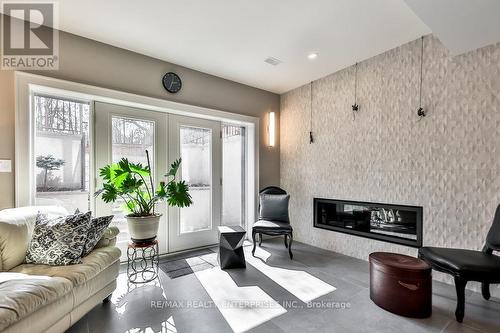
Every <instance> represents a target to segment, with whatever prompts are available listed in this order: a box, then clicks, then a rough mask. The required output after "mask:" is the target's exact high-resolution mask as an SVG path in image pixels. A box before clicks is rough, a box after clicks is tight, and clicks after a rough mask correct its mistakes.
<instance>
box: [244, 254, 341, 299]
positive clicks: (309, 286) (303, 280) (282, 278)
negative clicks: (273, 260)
mask: <svg viewBox="0 0 500 333" xmlns="http://www.w3.org/2000/svg"><path fill="white" fill-rule="evenodd" d="M244 251H245V259H246V261H247V263H249V264H250V265H252V266H253V267H255V268H256V269H258V270H259V271H260V272H261V273H263V274H264V275H266V276H267V277H268V278H270V279H271V280H273V281H274V282H276V283H277V284H279V285H280V286H281V287H283V288H284V289H286V290H287V291H288V292H289V293H291V294H292V295H294V296H295V297H297V298H298V299H300V300H301V301H302V302H304V303H307V302H310V301H312V300H314V299H316V298H318V297H320V296H323V295H326V294H328V293H330V292H332V291H334V290H335V289H336V288H335V287H333V286H331V285H329V284H328V283H326V282H323V281H321V280H320V279H318V278H316V277H314V276H312V275H311V274H309V273H307V272H304V271H297V270H292V269H285V268H279V267H273V266H269V265H267V264H266V263H265V262H267V260H268V259H269V257H271V253H269V252H267V251H266V250H263V249H262V248H260V247H257V248H256V249H255V257H253V256H252V247H251V246H245V247H244ZM256 257H257V258H256ZM261 259H262V260H261Z"/></svg>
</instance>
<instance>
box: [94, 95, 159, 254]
mask: <svg viewBox="0 0 500 333" xmlns="http://www.w3.org/2000/svg"><path fill="white" fill-rule="evenodd" d="M94 110H95V138H96V140H95V142H96V145H95V164H96V165H95V168H96V172H95V174H96V177H97V179H96V188H101V186H102V180H101V179H100V177H99V176H98V175H99V169H100V168H102V167H104V166H105V165H107V164H109V163H115V162H118V161H119V160H120V159H122V158H127V159H128V160H129V161H131V162H134V163H142V164H143V165H146V163H147V160H146V150H148V152H149V156H150V161H151V169H152V174H153V179H154V181H155V183H156V184H157V183H158V182H159V181H161V180H163V178H164V174H165V173H166V172H167V148H168V147H167V121H168V117H167V114H165V113H160V112H154V111H148V110H144V109H135V108H130V107H124V106H120V105H114V104H107V103H101V102H95V105H94ZM123 206H124V202H123V201H121V200H120V201H117V202H115V203H113V204H106V203H104V201H102V199H101V198H97V199H96V203H95V207H96V214H97V216H104V215H110V214H114V216H115V217H114V218H113V222H112V223H113V225H115V226H117V227H118V228H119V229H120V234H119V235H118V237H117V246H118V247H119V248H120V249H121V250H122V259H124V258H125V256H126V253H127V252H126V250H127V244H128V242H129V241H130V235H129V233H128V226H127V221H126V219H125V215H126V213H125V212H124V210H123ZM156 212H157V213H160V214H162V217H161V220H160V228H159V231H158V240H159V246H160V252H162V253H164V252H167V232H168V230H167V209H166V205H165V204H159V205H158V206H157V209H156Z"/></svg>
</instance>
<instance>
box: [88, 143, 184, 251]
mask: <svg viewBox="0 0 500 333" xmlns="http://www.w3.org/2000/svg"><path fill="white" fill-rule="evenodd" d="M146 157H147V163H148V165H147V166H143V165H142V164H140V163H132V162H129V160H128V159H126V158H122V159H121V160H120V161H119V162H118V163H113V164H110V165H106V166H105V167H103V168H101V169H100V173H99V174H100V176H101V178H102V179H103V188H102V189H100V190H98V191H97V192H96V193H95V195H96V196H99V195H101V197H102V200H103V201H104V202H106V203H110V202H115V201H116V200H118V198H121V199H122V200H123V201H124V202H125V205H124V208H125V210H126V211H127V213H128V214H127V215H126V216H125V217H126V219H127V223H128V229H129V233H130V237H131V238H132V241H133V242H134V243H145V242H150V241H153V240H154V239H155V238H156V235H157V233H158V226H159V222H160V217H161V214H158V213H156V212H155V208H156V204H157V203H158V202H161V201H163V200H166V201H167V203H168V205H169V206H176V207H188V206H190V205H191V204H192V200H191V195H190V194H189V188H188V185H187V184H186V182H185V181H176V178H175V177H176V174H177V170H178V169H179V167H180V165H181V159H180V158H179V159H178V160H176V161H175V162H174V163H172V165H171V166H170V169H169V170H168V172H167V173H166V174H165V177H166V182H165V181H162V182H160V183H159V185H158V186H157V187H156V188H155V186H154V184H153V177H152V176H151V165H150V162H149V153H148V151H147V150H146Z"/></svg>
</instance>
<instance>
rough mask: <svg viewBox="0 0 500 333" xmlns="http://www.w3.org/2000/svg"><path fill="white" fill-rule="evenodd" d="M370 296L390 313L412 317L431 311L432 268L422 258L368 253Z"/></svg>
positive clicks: (422, 315) (427, 315)
mask: <svg viewBox="0 0 500 333" xmlns="http://www.w3.org/2000/svg"><path fill="white" fill-rule="evenodd" d="M369 258H370V259H369V260H370V298H371V300H372V301H373V302H375V304H377V305H378V306H380V307H381V308H383V309H385V310H387V311H390V312H392V313H395V314H398V315H401V316H405V317H412V318H425V317H429V316H430V315H431V313H432V273H431V272H432V271H431V267H430V266H429V265H428V264H427V263H426V262H425V261H423V260H420V259H418V258H413V257H410V256H406V255H403V254H397V253H388V252H374V253H371V254H370V257H369Z"/></svg>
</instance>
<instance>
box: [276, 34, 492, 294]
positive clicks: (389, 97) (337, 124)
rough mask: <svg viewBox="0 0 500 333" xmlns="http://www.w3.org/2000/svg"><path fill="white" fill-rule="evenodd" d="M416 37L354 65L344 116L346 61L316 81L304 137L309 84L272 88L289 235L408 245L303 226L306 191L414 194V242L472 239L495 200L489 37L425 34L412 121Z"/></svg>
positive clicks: (359, 252)
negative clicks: (480, 43) (483, 41)
mask: <svg viewBox="0 0 500 333" xmlns="http://www.w3.org/2000/svg"><path fill="white" fill-rule="evenodd" d="M420 43H421V41H420V39H419V40H416V41H413V42H410V43H408V44H405V45H402V46H400V47H398V48H396V49H393V50H390V51H388V52H386V53H383V54H381V55H378V56H376V57H374V58H371V59H369V60H367V61H364V62H362V63H359V64H358V104H359V105H360V110H359V111H358V113H357V114H356V117H355V118H354V117H353V112H352V110H351V105H352V104H353V99H354V67H350V68H347V69H345V70H342V71H339V72H336V73H334V74H331V75H329V76H327V77H324V78H322V79H320V80H318V81H315V82H314V84H313V107H312V109H313V111H312V113H313V117H312V125H313V132H314V136H315V142H314V144H312V145H311V144H309V141H308V132H309V121H310V111H311V109H310V96H311V95H310V86H309V85H305V86H303V87H299V88H297V89H295V90H292V91H290V92H288V93H286V94H283V95H282V96H281V137H280V138H281V185H282V186H283V187H284V188H285V189H286V190H287V191H289V192H290V194H291V201H290V215H291V219H292V225H293V227H294V230H295V238H296V239H297V240H299V241H302V242H305V243H308V244H311V245H315V246H318V247H321V248H325V249H329V250H333V251H337V252H340V253H344V254H347V255H350V256H354V257H357V258H361V259H365V260H367V258H368V254H369V253H370V252H373V251H380V250H383V251H395V252H400V253H406V254H410V255H415V254H416V249H414V248H409V247H405V246H400V245H393V244H390V243H385V242H380V241H375V240H369V239H365V238H360V237H355V236H350V235H345V234H341V233H336V232H332V231H327V230H322V229H316V228H313V226H312V224H313V223H312V218H313V197H324V198H335V199H347V200H359V201H374V202H384V203H396V204H409V205H420V206H423V208H424V216H423V218H424V222H423V223H424V224H423V229H424V233H423V243H424V245H432V246H445V247H460V248H469V249H481V247H482V245H483V242H484V239H485V237H486V233H487V231H488V228H489V226H490V223H491V220H492V218H493V214H494V211H495V208H496V206H497V205H498V204H499V203H500V44H497V45H493V46H489V47H485V48H482V49H479V50H476V51H473V52H470V53H467V54H464V55H461V56H457V57H453V58H452V57H451V56H450V55H449V54H448V52H447V50H446V49H445V47H444V46H443V45H442V44H441V43H440V42H439V40H438V39H437V38H435V37H433V36H426V38H425V40H424V50H425V51H424V52H425V53H424V76H423V78H424V83H423V106H424V108H425V109H426V110H427V112H428V116H427V117H425V118H424V119H421V120H419V119H418V117H417V115H416V110H417V108H418V96H419V94H418V92H419V90H418V87H419V72H420V45H421V44H420ZM435 278H437V279H441V280H443V279H446V278H445V277H444V276H442V275H440V274H435ZM448 281H449V280H448ZM472 287H473V288H475V287H476V286H472ZM493 293H494V294H496V295H500V289H496V290H495V291H493Z"/></svg>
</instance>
